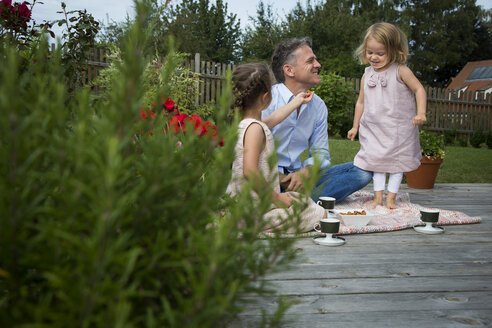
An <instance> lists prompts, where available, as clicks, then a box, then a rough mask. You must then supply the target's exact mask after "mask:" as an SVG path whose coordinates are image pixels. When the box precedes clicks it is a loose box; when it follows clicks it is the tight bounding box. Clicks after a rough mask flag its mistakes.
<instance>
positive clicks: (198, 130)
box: [140, 98, 224, 147]
mask: <svg viewBox="0 0 492 328" xmlns="http://www.w3.org/2000/svg"><path fill="white" fill-rule="evenodd" d="M159 110H160V112H161V113H160V114H159V113H158V112H159ZM156 112H157V113H158V114H157V115H156ZM140 118H141V119H142V120H150V121H151V122H152V125H153V126H154V127H155V126H156V125H157V126H159V122H155V120H156V119H159V118H161V119H162V120H163V124H164V126H163V129H162V132H163V133H167V132H168V131H171V132H172V133H174V134H176V135H177V134H179V133H185V132H187V131H193V133H195V134H198V135H199V136H206V137H208V138H210V139H211V140H213V141H216V140H217V137H218V133H217V125H214V124H212V122H210V121H204V120H203V119H202V118H201V117H200V116H199V115H196V114H192V115H191V116H190V115H187V114H184V113H180V112H179V110H178V106H177V105H176V104H175V102H174V101H173V100H171V99H170V98H166V100H165V101H162V102H161V103H160V105H159V106H157V105H156V103H154V104H153V106H152V108H151V109H145V108H141V109H140ZM147 133H148V134H152V133H153V129H149V130H148V132H147ZM178 145H182V144H181V142H180V141H178ZM219 145H220V146H221V147H222V146H224V139H223V138H221V139H220V141H219Z"/></svg>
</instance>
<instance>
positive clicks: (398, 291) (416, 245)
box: [239, 184, 492, 328]
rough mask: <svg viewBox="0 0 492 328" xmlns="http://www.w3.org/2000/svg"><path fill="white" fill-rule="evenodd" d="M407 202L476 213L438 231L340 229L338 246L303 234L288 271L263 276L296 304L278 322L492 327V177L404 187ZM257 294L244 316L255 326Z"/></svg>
mask: <svg viewBox="0 0 492 328" xmlns="http://www.w3.org/2000/svg"><path fill="white" fill-rule="evenodd" d="M401 191H402V192H408V193H409V194H410V199H411V201H412V203H417V204H420V205H425V206H431V207H437V208H441V209H448V210H457V211H461V212H464V213H466V214H468V215H470V216H480V217H481V218H482V223H480V224H471V225H453V226H445V229H446V231H445V233H444V234H441V235H423V234H419V233H417V232H415V231H414V230H413V229H406V230H401V231H393V232H384V233H373V234H365V235H348V236H345V239H346V241H347V243H346V244H345V245H343V246H341V247H326V246H320V245H316V244H314V243H313V242H312V240H311V238H301V239H299V240H298V241H297V244H296V246H297V247H298V248H299V250H300V256H299V258H298V259H297V260H296V262H295V263H294V264H293V267H292V269H290V270H289V271H285V272H281V273H277V274H274V275H271V276H268V277H267V278H266V279H268V280H271V281H272V283H273V285H274V286H275V287H277V288H278V293H279V294H280V295H287V296H288V298H289V299H290V300H292V301H293V302H294V305H293V306H292V307H291V308H290V309H289V310H288V311H287V314H286V316H285V319H286V320H288V321H287V322H286V323H285V324H283V325H281V327H307V328H314V327H344V328H346V327H364V328H368V327H378V328H379V327H392V328H393V327H492V184H441V185H436V186H435V188H434V189H432V190H417V189H410V188H407V187H406V186H405V185H404V186H402V188H401ZM262 309H264V310H266V311H267V312H268V313H271V312H273V311H274V310H275V309H276V302H275V298H271V299H269V298H262V299H260V300H258V304H256V305H253V306H251V307H250V308H249V309H248V310H247V311H246V312H245V313H244V314H243V315H242V316H241V323H240V324H239V325H240V326H241V327H252V326H257V323H258V322H259V321H260V320H261V318H260V317H261V310H262Z"/></svg>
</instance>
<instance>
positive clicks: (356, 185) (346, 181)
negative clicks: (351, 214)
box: [311, 162, 372, 203]
mask: <svg viewBox="0 0 492 328" xmlns="http://www.w3.org/2000/svg"><path fill="white" fill-rule="evenodd" d="M371 179H372V172H368V171H364V170H362V169H359V168H358V167H356V166H354V163H353V162H349V163H344V164H338V165H334V166H330V167H329V168H328V169H327V170H326V171H324V172H322V175H321V177H320V179H319V181H318V184H317V185H316V188H314V191H313V193H312V194H311V198H312V199H313V200H314V201H317V200H318V198H319V197H321V196H330V197H334V198H336V201H337V203H338V202H340V201H342V200H343V199H345V197H347V196H348V195H350V194H351V193H353V192H355V191H357V190H360V189H362V188H364V187H365V186H367V184H368V183H369V182H371Z"/></svg>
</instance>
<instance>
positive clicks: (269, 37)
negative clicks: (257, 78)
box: [241, 0, 283, 62]
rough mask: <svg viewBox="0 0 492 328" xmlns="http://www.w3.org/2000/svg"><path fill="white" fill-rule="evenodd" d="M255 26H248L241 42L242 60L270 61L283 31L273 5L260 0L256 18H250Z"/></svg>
mask: <svg viewBox="0 0 492 328" xmlns="http://www.w3.org/2000/svg"><path fill="white" fill-rule="evenodd" d="M249 20H250V22H251V23H252V25H253V26H249V25H248V26H247V27H246V30H245V32H244V34H243V38H242V42H241V58H242V60H243V61H253V60H263V61H266V62H269V61H270V58H271V56H272V53H273V50H274V49H275V46H276V45H277V43H278V42H280V41H281V40H282V37H283V31H282V27H281V26H280V24H278V23H277V17H276V16H275V15H274V14H273V9H272V5H271V4H267V5H266V6H265V3H264V2H263V0H260V2H259V3H258V6H257V7H256V17H252V16H250V17H249Z"/></svg>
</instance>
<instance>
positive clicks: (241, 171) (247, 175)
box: [227, 63, 327, 233]
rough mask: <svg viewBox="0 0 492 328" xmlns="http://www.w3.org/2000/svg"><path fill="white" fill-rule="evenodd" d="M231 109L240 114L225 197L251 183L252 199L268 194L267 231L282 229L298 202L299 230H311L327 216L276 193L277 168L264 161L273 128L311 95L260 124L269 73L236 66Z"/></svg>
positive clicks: (290, 196)
mask: <svg viewBox="0 0 492 328" xmlns="http://www.w3.org/2000/svg"><path fill="white" fill-rule="evenodd" d="M232 79H233V82H234V89H233V93H234V98H235V104H234V105H235V108H236V109H238V110H239V111H240V112H241V114H242V120H241V122H240V123H239V133H238V140H237V143H236V147H235V152H236V156H235V159H234V162H233V164H232V177H231V181H230V183H229V185H228V187H227V193H228V194H230V195H232V196H234V195H236V194H238V193H240V190H241V189H242V187H243V185H244V183H246V181H247V180H250V181H253V182H254V189H255V190H256V192H255V191H253V197H255V198H257V197H258V196H257V192H259V191H260V190H264V189H265V188H266V189H267V190H268V189H269V190H270V195H271V200H272V204H271V209H270V211H269V212H267V213H266V214H265V216H264V217H263V219H265V220H268V221H269V222H268V230H272V229H275V228H276V227H279V226H280V225H282V224H283V223H284V222H285V221H286V219H287V218H288V217H289V215H291V214H292V213H293V208H292V203H293V202H294V201H302V202H304V203H307V205H308V206H307V207H306V208H305V209H304V210H303V212H302V213H301V218H300V227H299V228H300V230H301V231H304V232H305V231H310V230H313V227H314V224H315V223H317V222H318V221H319V220H320V219H322V218H324V217H326V216H327V214H326V211H325V210H324V208H322V207H321V206H319V205H317V204H316V203H314V201H313V200H312V199H311V198H310V197H308V196H306V197H303V196H302V195H301V194H299V193H297V192H286V193H281V192H280V182H279V177H278V171H277V165H276V164H275V165H273V166H271V165H269V163H268V159H269V158H270V156H272V155H274V154H275V143H274V140H273V135H272V132H271V131H270V129H271V128H273V127H274V126H275V125H277V124H278V123H280V122H281V121H283V120H284V119H285V118H286V117H287V116H289V115H290V114H291V113H292V112H293V111H294V110H296V109H297V108H299V107H300V106H301V105H302V104H305V103H308V102H309V101H310V100H311V99H312V98H313V95H314V93H313V92H309V91H308V92H301V93H299V94H298V95H296V96H295V97H294V98H293V99H292V100H291V101H290V102H289V103H288V104H287V105H285V106H283V107H280V108H278V109H276V110H275V112H273V113H272V114H271V115H269V116H268V117H266V118H264V119H263V121H262V120H261V111H262V110H263V109H265V108H267V107H268V105H269V104H270V102H271V100H272V94H271V89H272V82H271V81H272V79H271V74H270V70H269V69H268V67H267V66H266V65H265V64H261V63H257V64H244V65H241V66H238V67H237V68H236V69H235V70H234V72H233V74H232ZM287 232H288V233H293V232H296V229H295V227H289V228H287Z"/></svg>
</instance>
